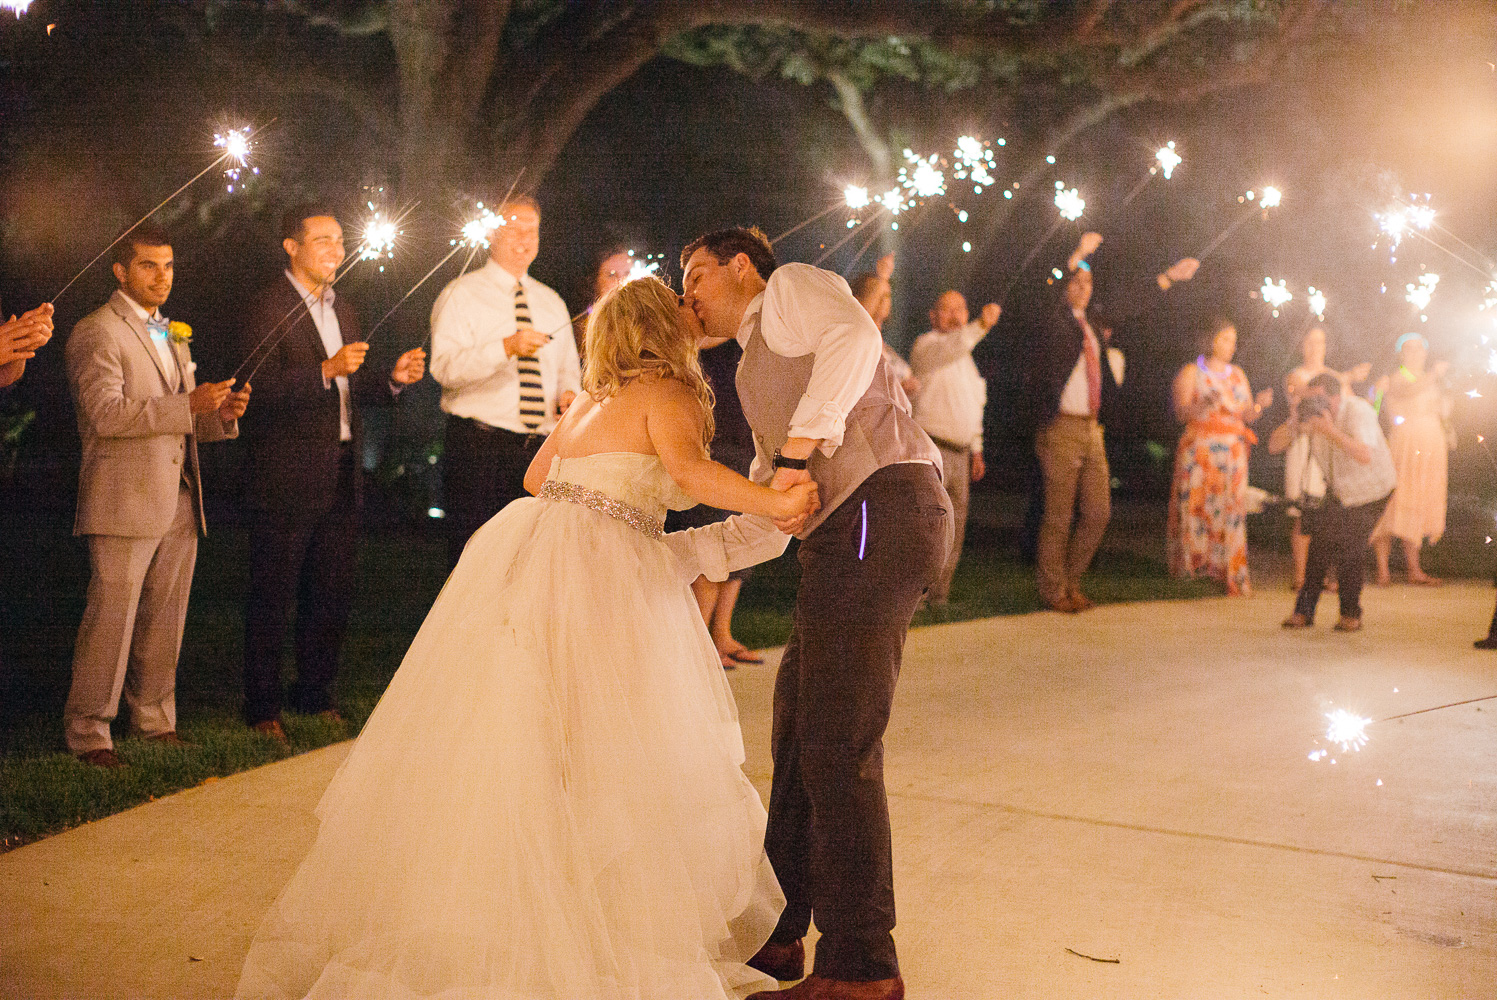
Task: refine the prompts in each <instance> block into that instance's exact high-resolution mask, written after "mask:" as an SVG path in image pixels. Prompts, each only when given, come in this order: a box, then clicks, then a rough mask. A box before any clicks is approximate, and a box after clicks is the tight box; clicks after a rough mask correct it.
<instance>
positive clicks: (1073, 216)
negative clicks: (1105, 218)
mask: <svg viewBox="0 0 1497 1000" xmlns="http://www.w3.org/2000/svg"><path fill="white" fill-rule="evenodd" d="M1055 207H1056V208H1058V209H1060V217H1061V218H1062V219H1065V220H1066V221H1067V222H1075V221H1076V220H1077V219H1079V218H1081V213H1082V212H1084V211H1086V199H1085V198H1083V197H1081V192H1080V191H1077V190H1076V189H1075V188H1071V189H1070V190H1066V186H1065V184H1064V183H1063V182H1061V181H1056V182H1055Z"/></svg>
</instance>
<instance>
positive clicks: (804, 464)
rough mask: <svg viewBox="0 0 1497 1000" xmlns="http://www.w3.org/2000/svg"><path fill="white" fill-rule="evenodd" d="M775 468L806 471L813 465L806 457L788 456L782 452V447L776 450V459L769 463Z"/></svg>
mask: <svg viewBox="0 0 1497 1000" xmlns="http://www.w3.org/2000/svg"><path fill="white" fill-rule="evenodd" d="M769 465H770V468H773V469H795V470H797V471H800V472H804V471H805V470H806V469H809V468H810V467H811V462H810V460H808V459H804V458H786V457H785V456H784V455H781V454H780V449H778V448H776V449H775V450H774V460H773V461H771V462H770V463H769Z"/></svg>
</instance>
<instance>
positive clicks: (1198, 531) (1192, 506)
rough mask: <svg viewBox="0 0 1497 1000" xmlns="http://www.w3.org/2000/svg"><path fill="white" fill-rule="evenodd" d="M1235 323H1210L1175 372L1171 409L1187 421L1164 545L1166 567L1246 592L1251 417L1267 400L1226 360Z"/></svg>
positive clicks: (1270, 397) (1270, 399)
mask: <svg viewBox="0 0 1497 1000" xmlns="http://www.w3.org/2000/svg"><path fill="white" fill-rule="evenodd" d="M1236 350H1237V328H1236V327H1235V326H1233V325H1232V324H1231V323H1230V322H1227V321H1221V322H1218V323H1216V324H1214V325H1213V327H1212V332H1211V338H1210V341H1209V344H1208V346H1207V348H1206V350H1205V352H1204V353H1203V354H1202V355H1201V356H1200V357H1198V358H1196V360H1195V361H1193V362H1192V363H1190V364H1188V365H1186V366H1185V367H1184V368H1182V369H1180V374H1178V375H1176V376H1175V384H1174V392H1173V396H1174V405H1175V416H1176V417H1177V418H1178V419H1179V420H1180V421H1181V422H1182V423H1184V424H1185V433H1184V434H1182V435H1181V436H1180V447H1179V449H1178V450H1177V451H1176V452H1175V476H1174V482H1173V485H1172V486H1171V489H1170V506H1169V529H1168V535H1167V537H1166V540H1165V550H1166V552H1167V554H1168V557H1169V567H1170V573H1171V575H1173V576H1177V577H1191V576H1209V577H1212V578H1214V579H1217V580H1220V581H1222V583H1223V584H1225V585H1226V588H1227V593H1228V594H1241V595H1244V596H1246V595H1247V594H1249V593H1251V587H1250V586H1249V584H1248V564H1247V477H1248V448H1249V447H1250V446H1251V445H1253V444H1256V443H1257V440H1258V439H1257V437H1255V436H1254V434H1253V432H1252V430H1251V428H1250V427H1249V426H1248V425H1249V424H1252V423H1254V422H1255V421H1256V420H1257V419H1258V417H1259V416H1260V415H1261V414H1262V413H1263V410H1264V409H1265V408H1266V407H1268V406H1269V405H1270V404H1271V403H1272V402H1273V390H1272V389H1265V390H1263V391H1262V392H1260V393H1259V394H1258V396H1257V398H1256V399H1254V398H1253V394H1252V390H1251V388H1249V386H1248V380H1247V376H1246V375H1244V374H1243V373H1242V369H1241V368H1238V367H1237V366H1236V365H1234V364H1232V355H1233V354H1234V353H1235V352H1236Z"/></svg>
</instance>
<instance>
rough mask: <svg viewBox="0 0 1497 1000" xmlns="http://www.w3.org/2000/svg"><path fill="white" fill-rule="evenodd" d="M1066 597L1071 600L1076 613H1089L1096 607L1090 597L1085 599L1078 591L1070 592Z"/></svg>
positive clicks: (1095, 603)
mask: <svg viewBox="0 0 1497 1000" xmlns="http://www.w3.org/2000/svg"><path fill="white" fill-rule="evenodd" d="M1068 596H1069V597H1070V598H1071V605H1072V607H1074V608H1075V609H1076V610H1077V611H1090V610H1091V609H1092V608H1095V607H1096V606H1097V602H1096V601H1094V600H1092V599H1091V598H1090V597H1087V596H1086V595H1085V594H1083V593H1082V592H1081V591H1079V590H1073V591H1071V593H1070V594H1069V595H1068Z"/></svg>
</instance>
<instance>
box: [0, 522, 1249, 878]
mask: <svg viewBox="0 0 1497 1000" xmlns="http://www.w3.org/2000/svg"><path fill="white" fill-rule="evenodd" d="M445 553H446V548H445V543H444V541H443V540H442V539H441V538H440V536H439V535H437V533H436V532H434V531H433V532H428V533H419V532H415V531H410V532H405V533H376V534H371V535H370V536H368V537H366V538H365V540H364V544H363V548H362V550H361V553H360V562H359V584H358V588H359V589H358V599H357V601H356V603H355V605H354V610H353V619H352V623H351V626H350V630H349V636H348V641H347V643H346V645H345V647H344V667H343V673H342V676H341V679H340V682H339V703H340V707H341V709H342V710H343V714H344V715H345V716H346V717H347V718H348V728H347V729H345V728H344V727H341V726H337V725H333V724H329V723H327V722H325V721H323V720H321V719H319V718H316V717H305V716H295V715H288V716H287V717H286V723H287V725H286V729H287V734H288V735H289V736H290V739H291V747H290V749H289V750H288V749H286V748H284V747H281V746H279V745H277V744H276V743H275V742H274V741H272V740H271V739H269V738H268V737H265V736H262V735H260V734H258V733H256V732H254V731H253V730H251V729H249V728H247V727H246V726H245V725H244V724H243V723H242V722H241V721H240V719H239V706H240V703H241V700H242V686H241V656H242V643H243V619H242V612H243V607H244V589H245V581H246V574H247V570H246V566H247V558H246V545H245V538H244V535H243V533H242V532H237V531H231V530H223V531H217V532H215V533H214V534H213V536H212V537H211V538H208V539H206V540H204V541H203V543H202V544H201V547H200V549H199V553H198V563H197V575H196V577H195V579H194V581H193V593H192V602H191V605H190V607H189V609H188V615H187V630H186V635H185V638H184V640H183V646H182V655H181V660H180V666H179V674H178V687H177V709H178V727H179V731H180V732H181V734H182V736H183V738H184V739H187V740H189V741H190V742H192V743H194V744H196V746H194V747H192V748H187V749H181V748H173V747H163V746H157V745H155V744H150V743H146V742H143V741H140V740H134V739H120V737H121V736H122V735H123V731H124V729H123V726H122V725H121V724H120V723H117V724H116V727H115V733H116V739H119V740H120V741H119V742H118V744H117V747H116V749H117V750H118V752H119V754H120V756H121V757H122V758H123V759H124V760H125V762H126V763H127V764H128V765H129V766H128V767H126V768H124V769H122V770H119V771H105V770H102V769H99V768H95V767H92V766H89V765H86V764H82V763H80V762H79V761H77V760H75V759H74V758H73V757H71V756H70V755H69V754H68V753H67V750H66V747H65V746H64V744H63V741H62V727H61V716H62V705H63V702H64V701H65V700H66V698H67V691H68V684H69V680H70V671H71V664H72V648H73V638H74V635H75V633H76V631H77V627H78V620H79V619H80V618H81V617H82V614H83V600H84V592H85V588H86V585H87V580H88V560H87V553H86V550H85V548H84V546H83V544H82V542H81V541H80V540H78V539H74V538H71V537H70V536H68V535H66V534H64V533H63V532H60V531H50V532H34V533H31V534H25V533H22V534H19V535H17V534H8V535H7V536H6V537H4V538H0V572H3V575H4V579H5V580H6V581H7V582H6V585H5V587H4V588H0V850H8V849H10V848H13V847H16V846H19V845H21V844H24V843H27V842H29V841H32V840H36V839H38V838H40V837H44V836H47V835H49V834H52V833H57V832H59V831H61V830H64V829H67V828H68V827H71V826H76V825H78V824H81V823H86V822H89V821H90V820H95V819H99V818H101V817H103V816H107V815H110V814H111V813H115V812H119V811H120V810H123V809H127V808H129V807H131V806H134V805H138V804H139V803H141V802H145V801H147V800H149V799H151V798H154V797H156V796H161V795H167V794H170V793H172V792H175V791H179V790H181V789H183V788H188V787H191V786H193V785H196V784H200V783H202V782H204V781H212V780H215V779H216V778H218V777H221V776H224V775H229V774H233V773H235V772H237V771H243V770H246V769H248V768H251V767H256V766H259V765H261V764H266V763H270V762H272V761H275V760H278V759H280V758H282V757H285V756H288V755H289V754H293V753H300V752H303V751H306V750H311V749H314V748H317V747H321V746H326V745H328V744H330V743H334V742H337V741H339V740H342V739H346V738H348V737H349V736H352V735H354V734H355V733H357V731H358V728H359V727H360V726H361V725H362V724H363V723H364V720H365V719H367V718H368V717H369V713H370V712H371V711H372V710H373V709H374V705H375V703H376V702H377V701H378V700H379V697H380V694H381V693H382V692H383V691H384V689H385V685H386V684H387V683H388V682H389V680H390V677H391V675H392V674H393V673H394V671H395V669H396V667H398V666H399V664H400V660H401V657H402V656H403V655H404V654H405V650H406V647H407V646H408V645H409V643H410V641H411V639H412V637H413V636H414V635H415V633H416V630H417V629H418V628H419V627H420V625H421V621H422V619H423V618H424V617H425V615H426V612H427V610H428V609H429V608H430V607H431V604H432V601H434V600H435V599H436V595H437V592H438V591H439V590H440V589H441V586H442V582H443V580H444V579H445V570H446V556H445ZM797 575H798V566H797V564H796V563H795V561H794V559H793V557H789V556H787V557H786V558H783V559H781V560H778V561H777V562H774V563H771V564H768V565H766V566H763V567H760V568H759V569H758V570H757V571H756V572H755V574H754V576H753V578H752V579H751V580H750V581H749V583H748V585H747V586H746V587H745V589H744V593H743V596H742V598H741V600H740V602H739V605H738V614H737V617H736V618H735V632H736V634H737V635H738V638H739V639H741V640H742V641H743V642H745V643H747V644H748V645H749V646H752V647H754V648H763V647H767V646H777V645H780V644H782V643H783V642H784V641H785V639H786V637H787V636H788V635H789V633H790V611H791V609H792V607H793V605H794V600H795V586H796V579H797ZM1087 590H1088V593H1089V595H1090V596H1092V597H1093V598H1094V599H1095V600H1097V601H1099V602H1103V603H1108V602H1116V601H1131V600H1144V599H1159V598H1190V597H1199V596H1205V595H1209V594H1214V593H1218V592H1219V590H1218V588H1217V587H1215V586H1214V585H1212V584H1210V583H1205V582H1201V581H1178V580H1172V579H1170V578H1169V577H1168V575H1167V574H1166V573H1165V571H1164V567H1163V566H1162V565H1160V564H1159V563H1158V562H1156V561H1154V560H1151V559H1148V558H1146V557H1143V556H1135V555H1130V554H1127V553H1125V552H1108V551H1104V552H1103V553H1101V554H1100V555H1099V557H1098V559H1097V563H1096V565H1095V567H1094V568H1093V572H1092V576H1091V578H1090V579H1089V581H1088V587H1087ZM1039 606H1040V605H1039V598H1038V595H1037V594H1036V593H1035V589H1034V583H1033V571H1032V570H1031V568H1030V567H1029V566H1027V565H1025V564H1023V563H1022V562H1021V561H1020V560H1019V559H1018V558H1017V557H1016V556H1014V555H1012V554H1010V553H1008V552H1006V551H1002V550H997V551H994V550H984V549H980V548H979V549H976V550H975V551H969V553H968V555H967V557H966V558H964V560H963V562H962V564H961V568H960V569H959V570H958V573H957V579H956V582H955V585H954V587H953V593H952V600H951V603H950V604H949V605H948V606H947V607H945V608H943V609H929V610H922V611H921V612H920V613H919V614H918V615H917V616H916V618H915V625H916V626H920V625H929V624H934V623H936V622H941V621H959V620H964V619H969V618H981V617H988V616H992V615H1005V614H1021V613H1024V612H1028V611H1034V610H1037V609H1038V608H1039ZM288 669H289V665H288ZM121 722H123V720H121Z"/></svg>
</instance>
